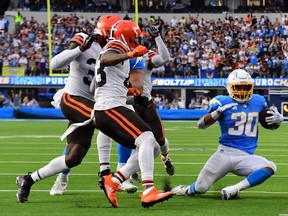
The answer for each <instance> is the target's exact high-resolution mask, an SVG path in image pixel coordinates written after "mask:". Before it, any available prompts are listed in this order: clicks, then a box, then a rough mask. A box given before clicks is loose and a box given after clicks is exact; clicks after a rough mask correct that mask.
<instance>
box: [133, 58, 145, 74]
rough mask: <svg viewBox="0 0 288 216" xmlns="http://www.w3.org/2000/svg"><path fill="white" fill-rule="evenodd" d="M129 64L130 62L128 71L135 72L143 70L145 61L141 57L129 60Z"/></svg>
mask: <svg viewBox="0 0 288 216" xmlns="http://www.w3.org/2000/svg"><path fill="white" fill-rule="evenodd" d="M129 62H130V71H132V70H136V69H140V70H142V69H144V68H145V61H144V59H143V58H142V57H137V58H133V59H129Z"/></svg>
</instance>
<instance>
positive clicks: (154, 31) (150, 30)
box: [147, 25, 159, 38]
mask: <svg viewBox="0 0 288 216" xmlns="http://www.w3.org/2000/svg"><path fill="white" fill-rule="evenodd" d="M147 31H148V33H149V34H150V35H151V36H152V37H153V38H155V37H157V36H158V35H159V29H158V27H157V26H154V25H152V26H151V27H150V28H148V30H147Z"/></svg>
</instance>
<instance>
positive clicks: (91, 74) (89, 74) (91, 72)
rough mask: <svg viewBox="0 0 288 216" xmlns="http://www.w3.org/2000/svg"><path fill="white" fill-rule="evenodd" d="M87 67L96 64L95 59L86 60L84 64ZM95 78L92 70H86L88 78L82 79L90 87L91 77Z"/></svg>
mask: <svg viewBox="0 0 288 216" xmlns="http://www.w3.org/2000/svg"><path fill="white" fill-rule="evenodd" d="M86 63H87V64H88V65H92V64H95V63H96V59H93V58H90V59H88V60H87V62H86ZM94 76H95V72H94V71H93V70H88V76H84V77H83V82H84V83H85V84H86V85H88V86H90V84H91V80H92V79H93V77H94Z"/></svg>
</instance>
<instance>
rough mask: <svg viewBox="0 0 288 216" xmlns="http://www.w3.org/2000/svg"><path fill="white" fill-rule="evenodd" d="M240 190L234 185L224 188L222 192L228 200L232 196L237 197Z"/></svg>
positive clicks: (222, 196) (223, 197) (223, 196)
mask: <svg viewBox="0 0 288 216" xmlns="http://www.w3.org/2000/svg"><path fill="white" fill-rule="evenodd" d="M238 192H239V190H238V189H236V188H235V187H234V186H228V187H226V188H223V189H222V190H221V192H220V193H221V198H222V200H228V199H230V198H235V196H236V195H237V194H238Z"/></svg>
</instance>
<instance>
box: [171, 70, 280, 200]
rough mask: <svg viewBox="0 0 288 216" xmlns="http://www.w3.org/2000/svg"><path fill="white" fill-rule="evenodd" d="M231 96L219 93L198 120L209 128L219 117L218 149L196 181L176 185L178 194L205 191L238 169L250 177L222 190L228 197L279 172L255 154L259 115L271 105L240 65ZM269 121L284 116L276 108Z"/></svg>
mask: <svg viewBox="0 0 288 216" xmlns="http://www.w3.org/2000/svg"><path fill="white" fill-rule="evenodd" d="M227 84H228V85H227V90H228V93H229V96H226V95H225V96H223V95H218V96H216V97H215V98H213V99H212V100H211V101H210V108H209V113H208V114H206V115H205V116H204V117H202V118H201V119H200V120H199V121H198V124H197V126H198V128H200V129H206V128H208V127H209V126H211V125H212V124H214V123H215V122H216V121H218V122H219V125H220V128H221V136H220V138H219V146H218V149H217V151H216V152H215V153H214V154H213V155H212V156H211V157H210V158H209V159H208V161H207V162H206V164H205V165H204V167H203V168H202V170H201V171H200V173H199V175H198V177H197V180H196V182H193V183H192V184H191V185H179V186H177V187H175V188H173V189H172V191H173V192H174V193H175V194H176V195H182V196H188V195H194V194H203V193H206V191H208V189H209V188H210V187H211V185H212V184H214V183H215V182H216V181H218V180H219V179H221V178H223V177H224V176H226V175H227V174H228V173H234V174H235V175H238V176H245V177H246V178H245V179H243V180H242V181H240V182H239V183H237V184H235V185H232V186H228V187H225V188H223V189H222V190H221V196H222V199H224V200H227V199H230V198H232V197H235V195H237V194H238V192H239V191H242V190H245V189H247V188H249V187H254V186H256V185H259V184H261V183H263V182H264V181H265V180H267V179H268V178H270V177H271V176H272V175H273V174H274V173H275V172H276V165H275V164H274V163H273V162H272V161H269V160H267V159H266V158H264V157H262V156H258V155H254V151H255V149H256V148H257V146H258V121H259V120H258V116H259V113H260V112H261V111H262V110H264V109H265V108H267V104H266V102H265V98H264V97H263V96H260V95H258V94H253V89H254V82H253V79H252V78H251V76H250V75H249V73H247V72H246V71H245V70H242V69H237V70H234V71H233V72H231V73H230V75H229V76H228V83H227ZM273 109H274V112H272V111H269V112H271V114H272V115H271V116H270V117H266V122H267V124H274V123H276V124H280V123H281V122H282V121H283V116H282V115H281V114H280V113H279V112H278V111H277V108H276V109H275V108H273Z"/></svg>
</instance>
